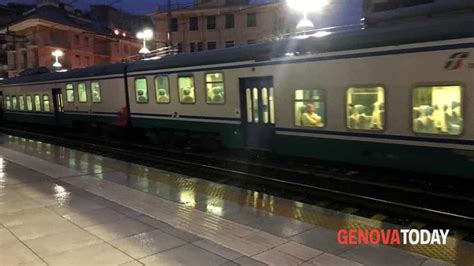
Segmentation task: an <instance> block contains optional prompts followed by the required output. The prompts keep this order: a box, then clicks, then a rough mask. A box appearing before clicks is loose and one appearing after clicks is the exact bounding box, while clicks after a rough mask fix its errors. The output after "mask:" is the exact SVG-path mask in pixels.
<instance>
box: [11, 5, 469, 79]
mask: <svg viewBox="0 0 474 266" xmlns="http://www.w3.org/2000/svg"><path fill="white" fill-rule="evenodd" d="M472 25H474V14H467V15H464V16H459V15H458V16H455V17H449V18H442V19H436V20H435V19H433V20H430V19H426V20H423V21H419V22H416V23H410V24H401V25H397V26H392V27H380V28H376V27H374V28H368V29H366V30H355V31H349V32H339V33H334V34H332V35H329V36H326V37H324V38H316V37H308V38H306V39H287V40H282V41H274V42H264V43H258V44H255V45H247V46H242V47H234V48H225V49H218V50H212V51H205V52H199V53H192V54H179V55H174V56H168V57H164V58H162V59H159V60H149V61H136V62H131V63H128V64H115V65H104V66H95V67H90V68H84V69H79V70H71V71H68V72H64V73H50V74H43V75H35V76H30V77H18V78H11V79H6V80H4V81H3V82H4V83H6V84H14V83H25V82H37V81H47V80H56V79H73V78H79V77H89V76H98V75H107V74H117V73H123V71H125V70H126V69H127V71H129V72H139V71H147V70H160V69H171V68H178V67H191V66H199V65H213V64H222V63H231V62H242V61H262V60H268V59H271V58H277V57H282V56H285V54H286V53H295V52H296V53H303V54H305V53H308V52H310V53H324V52H333V51H345V50H355V49H366V48H374V47H383V46H391V45H401V44H411V43H421V42H429V41H440V40H449V39H460V38H470V37H474V27H472Z"/></svg>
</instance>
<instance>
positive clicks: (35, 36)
mask: <svg viewBox="0 0 474 266" xmlns="http://www.w3.org/2000/svg"><path fill="white" fill-rule="evenodd" d="M115 31H117V32H119V34H115V33H114V32H115ZM0 33H3V34H4V36H5V38H6V48H7V61H8V76H9V77H14V76H18V75H19V74H20V73H21V72H22V71H24V70H26V69H34V68H38V67H48V68H50V67H51V66H52V64H53V63H54V62H55V58H54V57H53V56H52V52H53V51H55V50H61V51H62V52H63V56H62V57H61V58H60V59H59V61H60V63H61V64H62V66H63V68H65V69H74V68H83V67H88V66H92V65H98V64H109V63H115V62H120V61H122V60H125V59H127V58H129V57H131V56H135V55H136V54H137V53H138V51H139V49H140V48H141V44H140V42H139V41H138V40H136V39H135V38H130V37H129V35H133V34H132V33H130V32H128V31H127V30H123V29H118V28H115V29H110V28H108V27H106V26H103V25H101V24H99V23H96V22H95V21H93V20H91V19H89V18H88V17H87V16H86V15H84V14H82V12H81V11H79V10H74V9H72V8H71V7H67V6H65V5H63V4H61V2H59V1H54V0H45V1H39V2H38V5H37V6H36V7H35V8H33V9H31V10H29V11H27V12H25V13H24V14H23V15H22V17H21V18H19V19H18V20H16V21H14V22H13V23H11V24H9V25H7V26H6V27H5V28H3V29H2V31H1V32H0Z"/></svg>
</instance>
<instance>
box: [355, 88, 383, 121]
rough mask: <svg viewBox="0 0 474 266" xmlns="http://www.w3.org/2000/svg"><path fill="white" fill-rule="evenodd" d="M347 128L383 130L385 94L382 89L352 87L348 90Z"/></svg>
mask: <svg viewBox="0 0 474 266" xmlns="http://www.w3.org/2000/svg"><path fill="white" fill-rule="evenodd" d="M346 112H347V118H346V120H347V128H350V129H360V130H383V129H384V128H385V94H384V88H382V87H351V88H349V89H348V90H347V106H346Z"/></svg>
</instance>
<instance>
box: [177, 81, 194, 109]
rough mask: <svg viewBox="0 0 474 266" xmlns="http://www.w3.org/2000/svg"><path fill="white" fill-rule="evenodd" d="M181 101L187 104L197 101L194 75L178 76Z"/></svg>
mask: <svg viewBox="0 0 474 266" xmlns="http://www.w3.org/2000/svg"><path fill="white" fill-rule="evenodd" d="M178 92H179V102H180V103H185V104H191V103H196V96H195V95H196V92H195V87H194V77H193V76H181V77H178Z"/></svg>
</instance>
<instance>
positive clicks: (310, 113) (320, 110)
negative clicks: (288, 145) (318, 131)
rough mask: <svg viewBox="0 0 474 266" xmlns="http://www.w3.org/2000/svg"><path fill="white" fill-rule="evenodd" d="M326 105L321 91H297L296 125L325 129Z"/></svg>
mask: <svg viewBox="0 0 474 266" xmlns="http://www.w3.org/2000/svg"><path fill="white" fill-rule="evenodd" d="M325 112H326V105H325V103H324V100H323V93H322V91H321V90H296V91H295V125H296V126H300V127H324V125H325V121H324V120H325V117H326V115H325Z"/></svg>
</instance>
